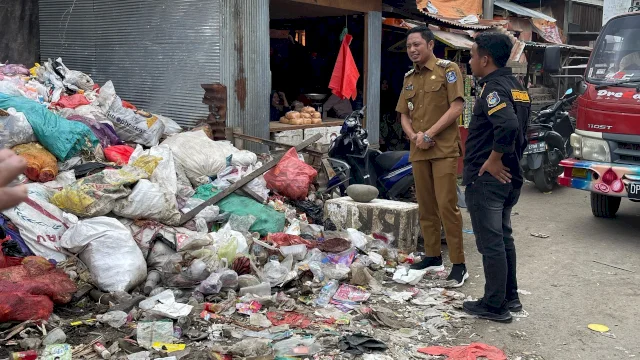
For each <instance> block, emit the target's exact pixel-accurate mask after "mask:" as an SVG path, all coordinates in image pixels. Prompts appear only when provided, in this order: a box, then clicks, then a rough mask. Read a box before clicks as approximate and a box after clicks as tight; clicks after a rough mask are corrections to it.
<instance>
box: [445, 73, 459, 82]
mask: <svg viewBox="0 0 640 360" xmlns="http://www.w3.org/2000/svg"><path fill="white" fill-rule="evenodd" d="M456 80H458V75H456V72H455V71H453V70H449V71H447V82H448V83H454V82H456Z"/></svg>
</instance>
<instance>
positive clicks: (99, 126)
mask: <svg viewBox="0 0 640 360" xmlns="http://www.w3.org/2000/svg"><path fill="white" fill-rule="evenodd" d="M67 119H69V120H71V121H77V122H81V123H83V124H85V125H87V126H88V127H89V129H91V131H92V132H93V135H95V136H96V137H97V138H98V141H100V145H102V148H103V149H104V148H107V147H109V146H113V145H120V144H122V140H120V138H119V137H118V134H117V133H116V130H115V129H114V128H113V125H112V124H111V123H110V122H109V123H107V122H104V123H103V122H99V121H97V120H95V119H92V118H90V117H85V116H81V115H71V116H69V117H67Z"/></svg>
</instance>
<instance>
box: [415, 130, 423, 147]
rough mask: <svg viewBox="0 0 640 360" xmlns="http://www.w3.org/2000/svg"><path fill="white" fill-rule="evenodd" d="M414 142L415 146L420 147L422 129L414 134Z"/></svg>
mask: <svg viewBox="0 0 640 360" xmlns="http://www.w3.org/2000/svg"><path fill="white" fill-rule="evenodd" d="M415 143H416V146H417V147H420V145H422V143H424V133H423V132H422V131H420V132H418V133H417V134H416V135H415Z"/></svg>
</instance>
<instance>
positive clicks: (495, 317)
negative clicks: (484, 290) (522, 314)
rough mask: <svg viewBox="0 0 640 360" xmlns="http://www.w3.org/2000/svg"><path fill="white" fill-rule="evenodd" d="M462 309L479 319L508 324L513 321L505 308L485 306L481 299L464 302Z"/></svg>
mask: <svg viewBox="0 0 640 360" xmlns="http://www.w3.org/2000/svg"><path fill="white" fill-rule="evenodd" d="M462 308H463V309H464V311H465V312H466V313H467V314H469V315H475V316H477V317H479V318H481V319H487V320H492V321H497V322H504V323H509V322H511V321H512V320H513V317H512V316H511V312H509V309H507V308H506V306H505V307H503V308H500V309H496V308H493V307H490V306H488V305H486V304H485V303H484V302H483V301H482V299H480V300H477V301H465V302H464V303H463V304H462Z"/></svg>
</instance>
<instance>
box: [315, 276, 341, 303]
mask: <svg viewBox="0 0 640 360" xmlns="http://www.w3.org/2000/svg"><path fill="white" fill-rule="evenodd" d="M339 286H340V282H338V280H331V281H329V282H328V283H327V284H326V285H325V286H323V287H322V289H321V290H320V294H318V298H317V299H316V305H318V306H327V305H328V304H329V301H331V298H332V297H333V295H335V293H336V291H338V287H339Z"/></svg>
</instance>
